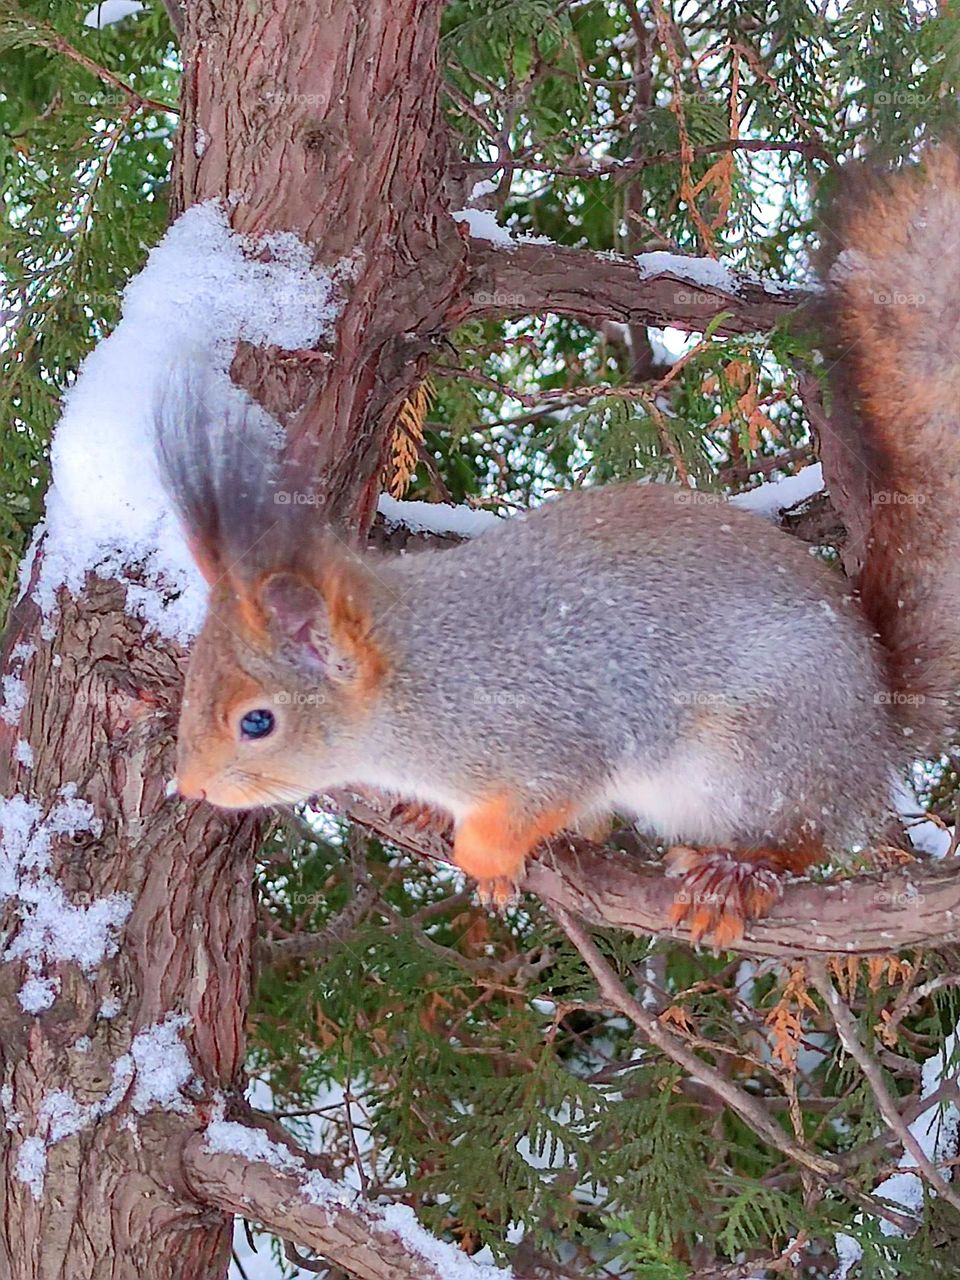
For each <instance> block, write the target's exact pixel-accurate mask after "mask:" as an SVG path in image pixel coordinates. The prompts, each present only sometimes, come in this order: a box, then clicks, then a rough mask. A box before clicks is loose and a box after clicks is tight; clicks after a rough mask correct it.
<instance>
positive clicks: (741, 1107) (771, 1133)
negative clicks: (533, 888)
mask: <svg viewBox="0 0 960 1280" xmlns="http://www.w3.org/2000/svg"><path fill="white" fill-rule="evenodd" d="M551 913H552V914H553V917H554V919H555V920H556V921H557V923H558V924H559V925H560V927H561V929H563V931H564V933H565V934H566V935H567V937H568V938H569V939H570V941H571V942H572V943H573V945H574V946H575V947H576V949H577V950H578V951H579V952H580V954H581V955H582V956H583V958H584V960H585V961H586V962H587V965H588V966H589V968H590V971H591V972H592V973H593V976H594V977H595V978H596V980H597V983H598V985H599V987H600V991H601V994H602V995H603V997H604V998H605V999H606V1000H608V1001H609V1002H610V1004H611V1005H612V1006H613V1007H614V1008H615V1009H619V1010H620V1012H621V1013H623V1014H624V1015H625V1016H626V1017H628V1018H630V1019H631V1021H633V1022H635V1023H636V1025H637V1027H638V1028H639V1029H640V1030H641V1031H642V1032H643V1034H644V1035H645V1036H646V1038H647V1039H648V1040H649V1041H650V1042H651V1043H652V1044H654V1045H656V1046H657V1048H658V1049H661V1050H662V1051H663V1052H664V1053H665V1054H666V1055H667V1056H668V1057H670V1058H672V1059H673V1061H674V1062H676V1063H678V1064H679V1065H680V1066H682V1067H683V1068H684V1070H685V1071H688V1072H689V1073H690V1075H692V1076H694V1077H695V1078H696V1079H697V1080H699V1081H700V1082H701V1083H702V1084H705V1085H707V1086H708V1088H710V1089H711V1090H713V1092H714V1093H715V1094H716V1095H717V1097H718V1098H720V1099H721V1101H722V1102H724V1103H726V1105H727V1106H728V1107H729V1108H730V1109H731V1111H734V1112H736V1114H737V1115H738V1116H740V1118H741V1119H742V1120H743V1121H744V1122H745V1123H746V1124H748V1125H749V1126H750V1128H751V1129H752V1130H753V1131H754V1133H756V1134H758V1135H759V1136H760V1137H762V1138H763V1139H764V1141H766V1142H769V1143H770V1145H771V1146H773V1147H776V1148H777V1150H778V1151H781V1152H782V1153H783V1154H784V1155H785V1156H788V1157H789V1158H790V1159H791V1160H793V1161H794V1162H795V1163H797V1164H800V1165H803V1166H804V1167H806V1168H808V1169H810V1170H812V1171H813V1172H814V1173H816V1174H817V1175H818V1176H819V1177H821V1178H827V1179H834V1178H835V1177H836V1175H837V1174H838V1172H839V1168H838V1166H837V1164H836V1162H835V1161H833V1160H832V1159H829V1158H828V1157H826V1156H822V1155H819V1154H818V1153H817V1152H814V1151H808V1150H807V1149H806V1148H805V1147H801V1146H799V1145H798V1144H797V1143H796V1142H793V1141H792V1140H791V1139H790V1138H789V1137H788V1136H787V1134H786V1133H785V1132H784V1131H783V1129H781V1127H780V1126H779V1125H778V1124H777V1123H776V1121H775V1120H773V1119H772V1118H771V1117H770V1116H769V1115H768V1114H767V1112H766V1111H765V1110H764V1109H763V1107H761V1106H760V1104H759V1103H758V1102H757V1101H756V1099H754V1098H751V1097H750V1095H749V1094H747V1093H745V1092H744V1091H743V1090H742V1089H740V1088H739V1087H738V1086H737V1085H735V1084H733V1082H732V1081H730V1080H728V1079H727V1078H726V1076H724V1075H721V1073H720V1072H719V1071H717V1069H716V1068H715V1067H712V1066H711V1065H710V1064H709V1063H708V1062H705V1061H704V1060H703V1059H702V1058H700V1057H698V1056H697V1055H696V1054H695V1053H694V1052H693V1051H692V1050H691V1049H688V1048H687V1046H686V1045H685V1044H684V1042H683V1041H682V1040H681V1039H680V1038H679V1037H678V1036H675V1035H674V1034H673V1032H671V1031H668V1030H667V1028H666V1027H665V1026H664V1024H663V1023H662V1022H660V1021H659V1019H658V1018H656V1017H655V1016H654V1015H653V1014H652V1013H651V1012H650V1010H649V1009H644V1007H643V1005H642V1004H640V1002H639V1001H638V1000H636V999H634V997H633V996H631V994H630V992H629V991H628V990H627V989H626V987H625V986H624V985H623V983H622V982H621V981H620V979H619V978H618V977H617V975H616V974H615V973H614V971H613V969H612V968H611V967H610V965H609V964H607V962H606V960H604V958H603V956H602V955H601V954H600V949H599V948H598V947H597V945H596V943H595V942H594V941H593V939H592V938H590V936H589V935H588V934H587V932H586V930H585V929H584V928H583V927H582V925H580V923H579V922H578V921H576V920H575V919H574V918H573V916H571V915H569V914H568V913H567V912H566V911H565V910H564V909H563V908H562V907H552V908H551Z"/></svg>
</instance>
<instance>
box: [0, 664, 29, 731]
mask: <svg viewBox="0 0 960 1280" xmlns="http://www.w3.org/2000/svg"><path fill="white" fill-rule="evenodd" d="M2 685H3V706H2V707H0V720H3V721H5V723H6V724H16V723H17V721H18V720H19V719H20V713H21V712H22V711H23V708H24V707H25V706H26V705H27V686H26V685H25V684H24V682H23V681H22V680H21V679H20V677H19V676H13V675H9V676H4V677H3V681H2Z"/></svg>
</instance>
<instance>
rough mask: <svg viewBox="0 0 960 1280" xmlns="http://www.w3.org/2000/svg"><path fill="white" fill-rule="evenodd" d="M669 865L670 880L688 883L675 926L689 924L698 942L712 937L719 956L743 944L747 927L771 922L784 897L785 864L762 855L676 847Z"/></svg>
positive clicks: (674, 913) (679, 896)
mask: <svg viewBox="0 0 960 1280" xmlns="http://www.w3.org/2000/svg"><path fill="white" fill-rule="evenodd" d="M664 861H665V863H666V865H667V874H668V875H670V876H679V877H682V884H681V886H680V888H679V889H678V890H677V893H676V896H675V898H674V902H673V907H672V909H671V911H670V923H671V924H672V925H673V926H674V928H676V926H677V925H679V924H684V923H685V924H686V925H687V927H688V928H689V930H690V937H691V939H692V940H693V941H694V942H699V941H700V940H701V939H702V938H703V937H705V936H706V935H710V940H711V941H712V943H713V945H714V947H715V948H717V949H718V950H720V949H721V948H723V947H725V946H729V945H730V944H731V943H733V942H737V941H739V939H740V938H742V937H743V928H744V925H745V923H746V922H747V921H748V920H756V919H757V918H759V917H761V916H765V915H766V914H767V912H768V911H769V910H770V908H771V907H772V906H773V904H774V903H775V902H776V901H777V899H778V898H779V897H780V896H781V895H782V893H783V883H782V881H781V878H780V874H779V873H780V872H781V871H782V870H783V863H782V859H781V858H778V857H777V855H776V854H775V853H772V852H771V853H770V854H769V855H767V853H766V851H765V850H762V849H757V850H753V849H751V850H749V851H744V852H743V853H741V854H738V853H737V852H736V851H734V850H732V849H721V848H710V849H691V848H689V847H688V846H686V845H674V846H673V847H672V848H671V849H668V850H667V853H666V856H665V859H664Z"/></svg>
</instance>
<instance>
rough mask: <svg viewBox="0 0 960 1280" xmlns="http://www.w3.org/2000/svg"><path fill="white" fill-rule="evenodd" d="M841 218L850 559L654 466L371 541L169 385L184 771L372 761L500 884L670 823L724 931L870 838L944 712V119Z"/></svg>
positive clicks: (956, 621) (167, 453)
mask: <svg viewBox="0 0 960 1280" xmlns="http://www.w3.org/2000/svg"><path fill="white" fill-rule="evenodd" d="M830 239H831V243H832V245H833V246H834V249H833V251H832V252H831V250H830V246H829V245H828V246H827V258H828V260H831V259H832V262H831V265H830V266H829V270H828V272H827V279H826V282H825V287H826V304H827V306H828V308H829V314H830V316H831V318H832V327H833V339H834V340H835V345H836V352H835V353H833V354H832V355H831V359H833V360H835V362H836V370H835V373H837V374H838V375H839V377H840V378H841V380H842V381H843V382H844V384H845V385H846V386H847V387H848V388H850V389H852V392H853V394H854V396H855V397H856V399H857V401H858V405H857V408H858V412H859V426H858V435H857V438H856V439H855V440H851V442H849V446H848V447H850V448H851V449H852V450H853V451H854V452H855V453H856V456H857V464H858V466H859V467H860V468H861V471H862V474H863V476H864V477H865V480H866V483H868V484H869V487H870V490H871V493H872V505H871V508H870V510H871V515H870V519H871V524H870V528H869V534H868V537H867V539H866V543H865V563H864V565H863V569H862V573H861V574H860V578H859V581H858V582H856V583H854V582H851V581H849V580H847V579H845V578H844V577H843V576H842V574H841V573H840V572H839V571H838V570H836V569H834V568H831V567H829V566H828V565H826V564H825V563H823V562H822V561H821V560H819V559H817V558H815V557H814V556H813V555H812V554H811V552H810V550H808V549H807V548H806V547H805V546H802V545H801V544H800V543H799V542H798V541H797V540H796V539H794V538H791V536H790V535H788V534H786V533H784V532H782V531H781V530H780V529H778V528H776V527H775V526H774V525H772V524H768V523H767V522H766V521H764V520H761V519H759V518H758V517H757V516H756V515H753V514H751V513H749V512H745V511H740V510H738V509H736V508H734V507H731V506H730V505H729V504H727V503H726V502H725V501H724V500H723V499H722V498H720V497H717V496H713V495H710V494H708V493H705V492H702V491H697V490H692V489H690V488H681V487H673V486H669V485H666V484H660V483H642V482H641V483H636V482H633V483H629V482H628V483H619V484H613V485H610V486H604V487H597V488H594V489H589V488H587V489H581V490H576V491H572V492H569V493H566V494H565V495H562V496H560V497H558V498H556V499H555V500H548V501H546V502H544V503H543V504H542V505H541V506H539V507H537V508H536V509H533V510H530V511H529V512H527V513H525V514H521V515H517V516H515V517H513V518H510V519H507V520H504V521H503V523H502V524H501V525H500V526H499V527H496V528H493V529H491V530H490V531H488V532H483V533H481V534H480V536H478V537H475V538H473V539H470V540H468V541H464V542H461V543H459V544H457V545H454V546H452V547H449V548H427V549H423V550H420V551H418V552H416V553H414V554H407V555H399V556H398V555H390V554H387V553H375V552H373V551H370V550H363V551H360V550H358V549H357V548H356V547H355V546H354V545H352V544H350V543H349V541H348V540H347V539H345V538H342V537H341V536H339V535H338V534H337V532H336V531H335V530H333V529H331V528H329V527H327V526H326V525H325V524H324V522H323V521H322V519H321V518H320V517H319V516H318V515H317V509H316V507H315V506H312V505H309V504H304V505H301V504H299V503H297V502H296V501H292V502H288V503H287V504H286V505H278V502H277V501H276V500H275V499H276V492H277V490H276V486H277V484H278V483H279V482H280V481H279V479H278V476H279V474H280V473H279V472H278V471H277V470H276V469H273V470H272V471H270V474H268V475H265V474H264V468H263V462H262V459H261V458H259V457H257V455H256V454H255V453H252V452H251V451H249V450H248V449H246V448H244V447H241V446H237V444H236V441H237V439H238V436H239V434H240V433H241V432H242V430H243V423H239V424H238V423H236V422H233V423H230V422H228V421H226V420H225V418H224V417H223V416H221V417H220V418H218V417H217V415H216V413H214V412H211V411H210V410H209V409H208V408H206V407H205V403H204V402H205V400H207V399H209V397H204V396H202V395H200V396H194V395H190V394H188V393H186V392H183V391H181V392H180V393H177V394H174V395H172V396H168V397H167V400H166V402H165V405H164V407H162V409H161V410H160V412H159V417H158V425H157V440H158V453H159V456H160V466H161V469H162V473H163V476H164V481H165V483H166V485H167V487H168V490H169V493H170V495H171V498H172V500H173V502H174V504H175V506H176V507H177V509H178V511H179V514H180V518H181V520H182V523H183V525H184V527H185V530H186V532H187V535H188V537H189V539H190V544H191V548H192V551H193V554H194V556H195V558H196V560H197V563H198V565H199V567H200V568H201V570H202V572H203V574H204V576H205V578H206V579H207V582H208V583H209V588H210V595H209V605H208V612H207V615H206V620H205V622H204V625H203V627H202V630H201V632H200V634H199V636H198V637H197V639H196V641H195V643H194V646H193V650H192V654H191V656H190V659H189V664H188V671H187V676H186V685H185V693H184V698H183V704H182V711H181V717H180V724H179V740H178V759H177V780H178V786H179V790H180V792H181V794H182V795H183V796H184V797H187V798H190V799H197V800H206V801H208V802H210V803H212V804H214V805H219V806H223V807H225V808H247V807H253V806H259V805H270V804H275V803H296V802H300V801H304V800H306V799H308V798H309V797H310V796H313V795H315V794H316V793H317V792H318V791H323V790H326V789H328V788H331V787H335V786H345V785H356V786H360V787H370V788H374V789H377V790H380V791H385V792H388V793H393V794H395V795H398V796H402V797H406V798H408V799H410V800H411V801H414V802H417V803H419V804H423V805H429V806H434V807H438V808H440V809H442V810H444V811H445V812H446V813H448V814H450V815H452V819H453V822H454V837H453V840H454V843H453V857H454V861H455V862H456V864H457V865H458V866H459V867H461V868H462V869H463V870H464V871H465V872H466V873H467V874H468V875H469V876H471V877H473V878H474V879H475V880H476V881H477V884H478V887H479V889H480V892H481V896H482V898H483V899H484V900H485V901H486V902H488V903H490V902H493V903H503V902H504V901H507V900H509V898H510V897H511V895H512V894H513V892H514V890H515V888H516V886H517V885H518V884H519V882H520V881H521V879H522V877H523V872H524V866H525V863H526V860H527V859H528V858H529V857H530V855H531V853H532V852H533V850H534V849H535V848H536V847H537V845H538V844H539V843H540V842H541V841H543V840H545V839H547V838H548V837H551V836H553V835H554V834H556V833H558V832H560V831H561V830H564V829H566V830H571V829H578V828H580V829H582V828H584V825H585V824H589V823H591V822H594V821H596V820H597V819H598V818H600V817H602V816H603V815H609V814H612V813H617V814H621V815H624V816H629V817H630V818H631V819H633V820H635V821H636V822H637V823H638V824H639V825H640V826H641V827H642V828H644V829H645V830H647V831H648V832H650V833H652V834H653V835H655V836H656V837H657V838H659V840H661V841H662V842H663V843H664V844H665V845H667V846H669V848H668V853H667V861H668V866H669V871H670V873H671V874H674V875H677V876H679V877H681V880H680V887H679V891H678V893H677V895H676V905H675V908H674V913H673V919H674V922H675V923H679V922H681V921H686V923H687V925H688V926H689V927H690V930H691V933H692V935H693V937H694V938H695V939H699V938H701V937H703V936H704V935H707V934H709V935H710V936H712V938H713V940H714V942H715V944H716V945H718V946H719V945H723V943H724V942H730V941H733V940H735V939H736V938H737V937H738V936H740V934H741V933H742V930H743V925H744V921H745V919H747V918H750V917H753V916H757V915H760V914H762V913H764V912H765V911H766V910H768V909H769V907H770V905H771V904H772V903H773V902H774V901H775V899H776V898H777V896H778V895H779V893H780V891H781V883H782V880H783V877H784V875H785V874H787V873H793V874H797V873H801V872H803V871H804V870H806V869H807V868H809V867H810V866H811V865H812V864H814V863H816V862H818V861H822V860H825V859H827V858H828V857H830V856H831V855H833V854H834V853H836V852H838V851H841V850H844V849H849V848H850V847H851V846H852V845H856V844H858V843H862V842H865V841H869V840H870V839H871V838H876V837H877V834H878V832H879V831H880V830H881V829H882V828H883V826H884V825H885V824H886V822H887V821H888V820H889V817H890V815H891V807H892V801H891V792H892V779H893V777H894V776H895V775H896V774H897V773H903V772H904V771H905V770H906V768H907V767H908V765H909V763H910V761H911V759H914V758H916V757H918V756H922V755H924V754H932V753H934V752H936V751H938V750H940V749H942V747H943V745H944V743H945V742H946V741H947V740H948V739H949V737H950V735H951V734H952V733H954V732H955V729H956V725H957V723H958V719H957V712H958V704H960V636H958V627H960V519H958V497H960V153H958V151H957V149H956V147H955V146H953V145H952V144H946V143H941V144H936V145H931V146H929V147H928V148H927V149H926V150H925V152H924V153H923V154H922V156H921V159H920V162H919V163H915V164H905V165H903V166H902V167H900V168H898V169H895V170H892V171H890V170H885V171H883V172H881V173H876V172H875V173H872V174H871V173H869V172H867V173H861V174H860V175H859V177H857V178H856V179H855V180H853V181H852V182H848V184H847V193H846V195H845V196H844V197H842V198H841V199H840V201H839V203H838V205H837V211H836V213H835V216H834V219H833V222H832V223H831V224H830ZM838 250H839V251H838ZM228 427H230V428H231V430H229V431H228V430H227V428H228ZM233 427H236V431H233V430H232V428H233ZM231 440H233V442H234V443H233V447H231V444H230V441H231Z"/></svg>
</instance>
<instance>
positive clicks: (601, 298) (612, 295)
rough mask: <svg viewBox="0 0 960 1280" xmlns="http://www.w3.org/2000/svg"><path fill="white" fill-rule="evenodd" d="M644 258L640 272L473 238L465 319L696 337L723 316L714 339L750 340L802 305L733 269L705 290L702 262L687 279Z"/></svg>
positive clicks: (558, 251)
mask: <svg viewBox="0 0 960 1280" xmlns="http://www.w3.org/2000/svg"><path fill="white" fill-rule="evenodd" d="M648 257H649V258H650V266H648V267H641V266H639V265H638V264H637V262H636V261H635V260H634V259H632V258H622V257H618V256H617V255H615V254H611V253H591V252H589V251H587V250H585V249H570V248H566V247H564V246H562V245H552V244H536V243H529V242H524V241H520V242H518V243H517V244H516V245H514V246H506V245H497V244H496V243H494V242H492V241H489V240H481V239H477V238H472V239H471V240H470V241H469V267H470V272H471V279H470V284H469V286H468V289H467V293H468V294H469V303H470V306H469V311H468V312H467V314H468V315H476V316H493V317H498V318H499V317H511V316H513V317H515V316H525V315H536V314H538V313H540V312H544V311H552V312H555V313H556V314H557V315H563V316H579V317H582V318H583V319H585V320H588V321H589V322H590V323H591V324H597V323H600V322H602V321H610V320H614V321H617V322H618V323H620V324H625V325H636V324H640V325H644V324H650V325H659V326H663V325H673V326H674V327H676V328H678V329H686V330H689V331H690V332H702V331H703V330H704V329H706V328H707V326H708V325H709V324H710V322H711V320H713V319H714V317H715V316H717V315H719V314H720V313H721V312H728V313H729V314H728V315H727V316H726V317H725V319H724V320H723V322H722V323H721V324H720V325H719V326H718V328H717V330H716V332H717V333H722V334H726V333H753V332H756V331H758V330H767V329H771V328H773V326H774V325H776V324H777V323H778V322H780V321H781V320H783V319H785V318H786V317H787V316H788V315H790V314H791V313H792V312H793V311H795V310H796V308H797V307H798V306H800V304H801V303H803V302H805V301H806V300H807V295H806V294H805V293H804V292H803V291H802V290H799V289H786V288H782V287H780V286H777V287H771V286H766V285H764V284H763V283H762V282H761V281H760V280H758V279H755V278H752V277H750V276H746V275H743V274H740V273H738V272H736V271H733V270H729V271H722V270H715V276H716V280H717V283H714V284H708V283H704V282H703V280H702V279H698V278H697V275H698V272H701V273H702V269H703V263H702V260H701V259H697V258H691V259H690V263H691V266H690V269H689V272H687V271H684V269H683V267H682V259H680V258H676V259H675V262H676V266H671V267H670V268H669V269H668V268H667V267H666V266H665V265H664V264H663V256H662V255H656V257H655V258H654V256H653V255H648ZM711 265H712V268H713V269H716V268H719V265H720V264H718V263H714V264H711Z"/></svg>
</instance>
